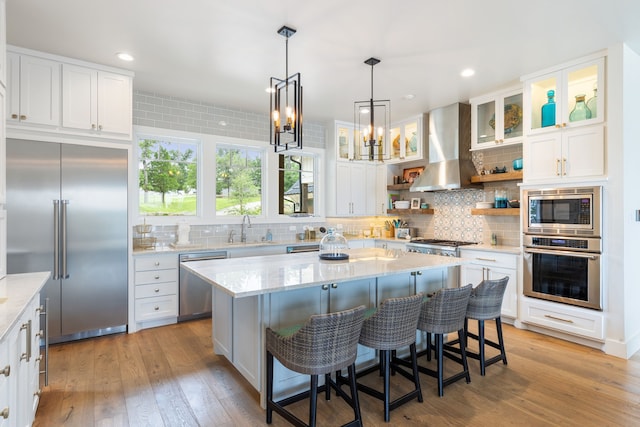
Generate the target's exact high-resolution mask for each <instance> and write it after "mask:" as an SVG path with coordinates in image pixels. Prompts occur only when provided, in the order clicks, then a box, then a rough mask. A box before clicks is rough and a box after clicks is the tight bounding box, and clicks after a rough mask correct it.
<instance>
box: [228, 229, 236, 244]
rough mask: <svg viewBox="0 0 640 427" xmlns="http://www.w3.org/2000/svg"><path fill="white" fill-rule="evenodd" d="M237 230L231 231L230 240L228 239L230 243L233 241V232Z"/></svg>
mask: <svg viewBox="0 0 640 427" xmlns="http://www.w3.org/2000/svg"><path fill="white" fill-rule="evenodd" d="M235 232H236V230H233V229H232V230H231V231H230V232H229V240H227V241H228V242H229V243H233V233H235Z"/></svg>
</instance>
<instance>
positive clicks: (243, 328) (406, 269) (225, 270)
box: [182, 248, 470, 404]
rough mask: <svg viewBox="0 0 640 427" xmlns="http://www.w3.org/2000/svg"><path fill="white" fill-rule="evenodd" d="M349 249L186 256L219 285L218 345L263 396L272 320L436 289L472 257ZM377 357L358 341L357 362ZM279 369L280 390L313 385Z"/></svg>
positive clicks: (291, 320) (295, 319)
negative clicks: (328, 255)
mask: <svg viewBox="0 0 640 427" xmlns="http://www.w3.org/2000/svg"><path fill="white" fill-rule="evenodd" d="M347 252H348V254H349V259H348V260H344V261H324V260H320V259H319V257H318V253H317V252H307V253H297V254H285V255H269V256H256V257H247V258H237V259H224V260H216V261H194V262H189V263H185V264H182V267H183V268H186V269H188V270H189V271H191V272H193V273H194V274H196V275H197V276H199V277H201V278H202V279H204V280H206V281H207V282H209V283H211V285H212V286H213V288H214V291H213V297H212V298H213V316H212V321H213V331H212V338H213V345H214V351H215V352H216V354H221V355H224V356H225V357H227V358H228V359H229V360H230V361H231V362H232V363H233V365H234V367H235V368H236V369H238V371H239V372H240V373H241V374H242V375H243V376H244V377H245V378H246V379H247V380H248V381H249V382H250V383H251V384H252V385H253V387H255V388H256V390H258V391H259V392H260V394H261V402H262V403H263V404H264V391H265V382H264V379H263V376H264V374H263V370H262V366H263V362H264V358H265V356H264V354H265V353H264V331H265V328H266V327H271V328H273V329H278V328H282V327H285V326H290V325H293V324H298V323H301V322H304V321H305V320H306V319H307V318H308V317H309V316H310V315H311V314H320V313H328V312H335V311H340V310H344V309H347V308H352V307H355V306H358V305H364V306H366V307H375V306H377V305H378V304H379V303H380V302H382V300H383V299H385V298H388V297H392V296H404V295H410V294H414V293H416V292H432V291H435V290H437V289H439V288H440V287H443V286H445V283H446V282H447V281H446V277H447V275H451V274H453V275H455V277H457V275H458V267H459V266H460V265H463V264H468V263H469V262H470V261H468V260H466V259H464V258H453V257H443V256H436V255H425V254H419V253H408V252H402V251H393V250H385V249H378V248H366V249H350V250H348V251H347ZM423 278H428V280H423ZM374 358H375V352H374V351H373V350H371V349H368V348H366V347H359V349H358V359H357V360H356V365H357V366H358V367H363V366H366V365H367V364H370V363H371V362H372V361H373V360H374ZM274 373H275V380H276V382H275V383H274V395H275V396H276V397H278V396H284V395H289V394H292V393H295V392H297V391H299V390H300V389H301V388H304V387H306V386H307V385H308V377H307V376H304V375H299V374H296V373H294V372H291V371H289V370H287V369H286V368H284V367H283V366H282V365H280V364H279V363H276V366H275V367H274Z"/></svg>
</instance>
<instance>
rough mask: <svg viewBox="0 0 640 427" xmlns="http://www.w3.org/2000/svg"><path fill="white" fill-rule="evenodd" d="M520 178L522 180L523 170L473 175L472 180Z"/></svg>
mask: <svg viewBox="0 0 640 427" xmlns="http://www.w3.org/2000/svg"><path fill="white" fill-rule="evenodd" d="M518 180H522V171H514V172H505V173H492V174H489V175H474V176H472V177H471V182H473V183H483V182H499V181H518Z"/></svg>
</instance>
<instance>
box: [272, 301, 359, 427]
mask: <svg viewBox="0 0 640 427" xmlns="http://www.w3.org/2000/svg"><path fill="white" fill-rule="evenodd" d="M364 312H365V307H364V306H359V307H356V308H353V309H349V310H344V311H340V312H337V313H329V314H320V315H313V316H311V317H310V318H309V319H308V320H307V322H306V323H305V324H304V325H302V326H301V327H300V328H296V329H295V330H293V331H292V330H289V331H287V333H277V332H275V331H273V330H272V329H270V328H267V329H266V347H267V351H266V353H267V399H266V400H267V424H271V421H272V417H273V411H275V412H277V413H278V414H280V415H281V416H282V417H283V418H285V419H286V420H287V421H289V422H290V423H291V424H293V425H295V426H299V427H302V426H305V427H314V426H315V425H316V408H317V403H316V402H317V396H318V392H319V391H320V392H322V391H326V399H327V400H329V396H330V393H329V390H330V388H333V389H334V390H336V393H337V394H338V395H339V396H340V397H342V398H343V399H344V400H345V401H346V402H347V403H348V404H349V405H350V406H351V407H352V408H353V413H354V417H355V418H354V420H353V421H351V422H349V423H347V424H345V426H349V427H351V426H353V427H355V426H362V418H361V415H360V403H359V401H358V391H357V386H356V376H355V360H356V355H357V352H358V339H359V338H360V331H361V329H362V322H363V320H364ZM274 357H275V358H276V359H278V360H279V361H280V363H282V365H284V366H285V367H286V368H288V369H291V370H292V371H295V372H299V373H302V374H307V375H310V376H311V380H310V387H309V390H307V391H304V392H302V393H299V394H297V395H295V396H291V397H288V398H285V399H282V400H279V401H277V402H276V401H274V400H273V359H274ZM345 367H348V372H349V377H348V378H349V386H350V390H351V396H349V395H347V394H346V393H345V392H344V391H342V390H341V389H340V387H339V386H338V385H337V384H336V383H335V382H334V381H333V380H332V379H331V376H330V374H331V373H332V372H336V371H338V370H340V369H343V368H345ZM318 375H324V376H325V385H323V386H321V387H318ZM307 397H309V424H305V423H304V422H303V421H302V420H300V419H299V418H298V417H296V416H295V415H294V414H293V413H291V412H290V411H288V410H286V409H285V406H287V405H289V404H291V403H294V402H298V401H300V400H302V399H306V398H307Z"/></svg>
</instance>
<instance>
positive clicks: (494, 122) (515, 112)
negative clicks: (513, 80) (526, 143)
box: [470, 86, 523, 150]
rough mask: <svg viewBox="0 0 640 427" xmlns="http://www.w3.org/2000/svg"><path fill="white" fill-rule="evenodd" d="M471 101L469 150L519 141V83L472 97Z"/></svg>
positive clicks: (520, 104) (521, 109) (520, 88)
mask: <svg viewBox="0 0 640 427" xmlns="http://www.w3.org/2000/svg"><path fill="white" fill-rule="evenodd" d="M470 103H471V150H482V149H485V148H493V147H501V146H505V145H511V144H520V143H522V135H523V124H522V112H523V106H522V86H519V87H517V88H511V89H509V90H505V91H500V92H496V93H491V94H488V95H484V96H481V97H477V98H472V99H471V100H470ZM496 112H497V113H498V114H496Z"/></svg>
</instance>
